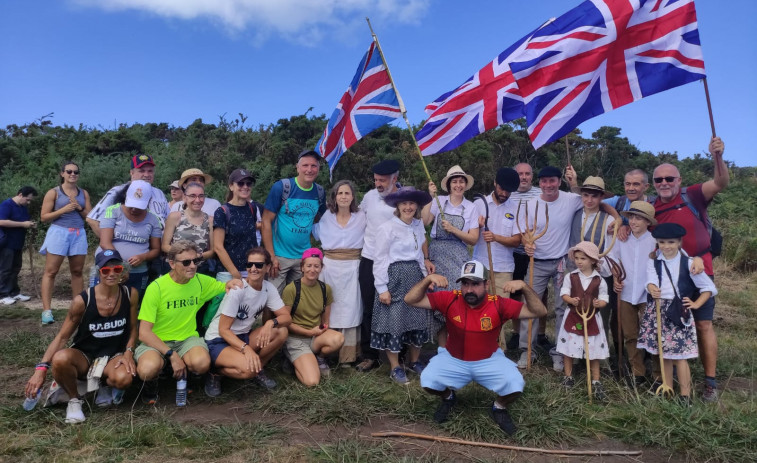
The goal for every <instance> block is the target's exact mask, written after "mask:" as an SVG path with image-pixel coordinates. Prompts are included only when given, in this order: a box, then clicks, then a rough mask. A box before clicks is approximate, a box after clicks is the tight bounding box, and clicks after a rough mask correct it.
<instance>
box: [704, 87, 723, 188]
mask: <svg viewBox="0 0 757 463" xmlns="http://www.w3.org/2000/svg"><path fill="white" fill-rule="evenodd" d="M702 83H703V84H704V97H705V99H706V100H707V112H708V113H709V115H710V129H712V137H713V138H715V137H717V135H716V134H715V119H714V118H713V117H712V103H711V102H710V89H709V88H708V87H707V77H703V78H702ZM713 160H714V156H713ZM714 164H715V175H719V174H720V162H717V160H715V162H714Z"/></svg>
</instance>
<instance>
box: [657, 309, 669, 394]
mask: <svg viewBox="0 0 757 463" xmlns="http://www.w3.org/2000/svg"><path fill="white" fill-rule="evenodd" d="M654 301H655V311H656V312H657V313H656V316H657V356H658V357H659V358H660V373H662V385H661V386H660V387H658V388H657V390H656V391H655V394H656V395H662V396H663V397H666V396H667V397H672V396H673V388H672V387H670V384H668V382H667V380H666V379H665V378H667V375H666V374H665V360H663V358H662V315H661V313H660V299H655V300H654Z"/></svg>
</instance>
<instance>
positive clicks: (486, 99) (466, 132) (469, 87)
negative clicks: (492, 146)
mask: <svg viewBox="0 0 757 463" xmlns="http://www.w3.org/2000/svg"><path fill="white" fill-rule="evenodd" d="M530 36H531V34H529V35H527V36H526V37H523V38H522V39H520V40H519V41H517V42H515V43H514V44H513V45H511V46H510V47H509V48H507V49H506V50H505V51H503V52H502V53H500V54H499V55H498V56H497V57H496V58H494V60H492V61H491V62H490V63H488V64H487V65H486V66H484V67H483V68H481V69H480V70H479V71H478V72H476V73H475V74H473V75H472V76H471V77H470V78H469V79H468V80H466V81H465V82H463V83H462V85H460V86H459V87H457V88H456V89H454V90H452V91H450V92H447V93H445V94H443V95H442V96H440V97H439V98H437V99H436V100H434V101H433V102H431V103H429V104H428V105H427V106H426V114H427V115H428V119H426V122H425V124H423V127H421V129H420V130H419V131H418V133H417V134H415V139H416V140H417V141H418V146H419V147H420V149H421V152H422V153H423V155H424V156H429V155H432V154H436V153H441V152H443V151H449V150H451V149H455V148H457V147H458V146H460V145H462V144H463V143H465V142H466V141H468V140H470V139H471V138H473V137H475V136H476V135H479V134H482V133H484V132H486V131H487V130H491V129H493V128H495V127H497V126H499V125H502V124H504V123H505V122H509V121H512V120H514V119H517V118H519V117H523V116H524V115H525V113H524V112H523V99H522V98H521V97H520V92H519V91H518V85H517V84H516V83H515V79H513V74H512V72H511V71H510V62H511V61H512V60H513V59H516V58H517V57H518V55H519V54H520V53H522V52H523V51H524V50H525V46H526V45H527V43H528V42H527V40H528V38H529V37H530Z"/></svg>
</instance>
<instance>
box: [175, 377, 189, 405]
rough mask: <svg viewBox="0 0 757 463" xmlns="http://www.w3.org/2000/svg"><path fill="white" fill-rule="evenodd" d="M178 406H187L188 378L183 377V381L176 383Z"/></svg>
mask: <svg viewBox="0 0 757 463" xmlns="http://www.w3.org/2000/svg"><path fill="white" fill-rule="evenodd" d="M176 406H177V407H186V406H187V378H186V376H182V377H181V379H179V380H178V381H176Z"/></svg>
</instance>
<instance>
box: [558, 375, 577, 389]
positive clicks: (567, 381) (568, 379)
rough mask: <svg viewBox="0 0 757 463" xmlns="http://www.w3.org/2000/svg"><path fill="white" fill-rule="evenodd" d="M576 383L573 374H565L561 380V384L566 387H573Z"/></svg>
mask: <svg viewBox="0 0 757 463" xmlns="http://www.w3.org/2000/svg"><path fill="white" fill-rule="evenodd" d="M575 385H576V381H575V380H574V379H573V377H572V376H565V377H563V379H562V381H561V382H560V386H562V387H566V388H571V387H573V386H575Z"/></svg>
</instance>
